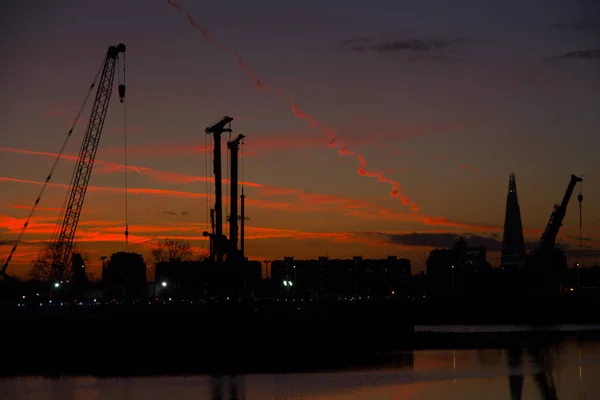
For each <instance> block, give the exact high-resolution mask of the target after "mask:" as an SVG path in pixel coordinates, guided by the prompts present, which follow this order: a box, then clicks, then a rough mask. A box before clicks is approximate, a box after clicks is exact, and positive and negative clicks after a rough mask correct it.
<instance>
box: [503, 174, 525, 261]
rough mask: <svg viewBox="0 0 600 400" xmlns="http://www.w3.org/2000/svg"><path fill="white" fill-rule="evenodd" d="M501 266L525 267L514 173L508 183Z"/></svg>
mask: <svg viewBox="0 0 600 400" xmlns="http://www.w3.org/2000/svg"><path fill="white" fill-rule="evenodd" d="M501 264H502V267H512V268H515V267H524V266H525V238H524V237H523V223H522V222H521V209H520V207H519V198H518V197H517V182H516V181H515V174H514V173H511V174H510V179H509V181H508V195H507V197H506V215H505V217H504V235H503V237H502V261H501Z"/></svg>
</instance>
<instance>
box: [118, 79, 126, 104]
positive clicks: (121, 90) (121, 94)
mask: <svg viewBox="0 0 600 400" xmlns="http://www.w3.org/2000/svg"><path fill="white" fill-rule="evenodd" d="M125 88H126V87H125V85H124V84H122V83H121V84H120V85H119V97H120V100H119V101H120V102H121V103H123V102H125Z"/></svg>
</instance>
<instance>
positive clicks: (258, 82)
mask: <svg viewBox="0 0 600 400" xmlns="http://www.w3.org/2000/svg"><path fill="white" fill-rule="evenodd" d="M167 3H168V4H169V5H170V6H172V7H173V8H175V9H176V10H177V11H179V12H181V13H183V14H184V15H185V16H186V17H187V19H188V21H189V23H190V25H192V26H193V27H194V28H195V29H196V30H197V31H198V32H200V34H201V35H202V37H204V39H206V40H207V41H208V42H209V43H211V44H212V45H213V46H215V47H216V48H218V49H220V50H225V51H227V52H228V53H229V54H230V55H231V56H232V57H233V58H234V60H235V62H236V63H237V65H238V67H240V69H241V70H242V71H243V72H244V73H245V74H246V75H247V76H248V77H249V78H250V79H252V80H253V81H254V84H255V86H256V88H257V89H259V90H261V91H267V87H266V86H265V83H264V81H263V80H262V79H260V78H259V77H258V76H257V75H256V73H255V72H254V70H253V69H252V68H251V67H250V66H249V65H248V64H246V63H245V62H244V59H243V58H242V56H241V55H240V54H239V53H237V52H236V51H233V50H232V49H231V48H229V47H228V46H226V45H224V44H222V43H220V42H219V41H218V40H217V39H216V38H215V37H214V36H212V35H211V34H210V33H209V32H208V30H206V29H205V28H202V27H201V26H199V25H198V24H196V22H195V21H194V19H193V17H192V16H191V14H190V13H189V12H188V11H187V10H185V9H184V8H183V7H182V6H180V5H178V4H176V3H174V2H173V1H171V0H168V1H167ZM269 91H270V92H272V93H273V94H276V95H281V93H280V92H279V91H275V92H274V91H273V90H272V89H270V90H269ZM291 105H292V113H293V115H294V116H295V117H296V118H299V119H303V120H305V121H307V122H308V123H309V124H310V126H311V127H313V128H316V129H321V130H322V131H323V132H324V133H325V134H326V135H327V136H328V138H329V144H328V147H331V148H337V147H336V145H335V143H336V142H339V137H338V135H337V134H336V133H335V131H334V130H333V129H331V128H329V127H327V126H326V125H324V124H323V123H321V122H320V121H319V120H318V119H316V118H315V117H314V116H312V115H310V114H309V113H307V112H305V111H302V110H300V109H299V108H298V106H297V104H296V102H295V101H294V100H293V99H291ZM338 154H340V155H345V156H353V157H355V158H356V160H357V161H358V163H359V166H358V169H357V172H358V174H359V175H360V176H366V177H370V178H376V179H377V180H378V181H379V182H382V183H387V184H389V185H391V186H392V190H391V192H390V195H391V196H392V197H397V198H398V199H400V201H401V202H402V204H404V205H406V206H408V207H410V209H411V210H412V211H414V212H419V206H418V205H417V204H416V203H415V202H413V201H410V200H409V199H408V197H406V195H404V194H402V193H401V186H400V182H398V181H396V180H393V179H391V178H389V177H387V176H385V175H384V174H383V173H381V172H373V171H369V170H367V168H366V166H367V160H366V159H365V157H364V156H362V155H361V154H359V153H357V152H355V151H352V150H349V149H347V148H346V146H345V145H342V147H341V148H340V149H339V150H338Z"/></svg>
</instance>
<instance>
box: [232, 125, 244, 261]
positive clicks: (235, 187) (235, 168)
mask: <svg viewBox="0 0 600 400" xmlns="http://www.w3.org/2000/svg"><path fill="white" fill-rule="evenodd" d="M245 137H246V136H244V135H242V134H239V135H238V137H237V138H235V139H233V140H232V141H230V142H227V148H229V150H230V151H231V178H230V180H229V186H230V191H231V193H230V195H229V204H230V206H229V209H230V215H229V255H230V256H235V254H236V253H237V251H238V207H237V206H238V151H239V147H240V142H241V141H242V140H243V139H244V138H245ZM244 217H245V215H244ZM242 224H243V222H242ZM242 226H243V225H242Z"/></svg>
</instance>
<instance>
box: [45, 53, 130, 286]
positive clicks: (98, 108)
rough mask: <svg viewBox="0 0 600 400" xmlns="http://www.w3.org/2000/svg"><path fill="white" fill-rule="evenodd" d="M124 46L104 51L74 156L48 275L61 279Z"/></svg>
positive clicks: (122, 90)
mask: <svg viewBox="0 0 600 400" xmlns="http://www.w3.org/2000/svg"><path fill="white" fill-rule="evenodd" d="M125 49H126V47H125V45H124V44H122V43H121V44H119V45H116V46H110V47H109V48H108V51H107V52H106V58H105V60H104V67H103V70H102V75H101V77H100V83H99V84H98V90H97V92H96V98H95V100H94V105H93V107H92V113H91V115H90V120H89V123H88V127H87V130H86V133H85V136H84V138H83V143H82V145H81V149H80V151H79V157H78V158H77V165H76V167H75V177H74V179H73V183H72V185H71V190H70V194H69V202H68V203H67V206H66V208H65V213H64V216H63V219H62V226H61V229H60V234H59V236H58V240H57V241H56V244H55V248H54V258H53V260H52V270H51V276H52V277H53V278H54V279H56V280H62V278H63V276H64V273H65V269H66V268H67V265H68V264H69V263H68V261H69V257H70V255H71V250H72V249H73V239H74V238H75V231H76V230H77V224H78V222H79V217H80V216H81V210H82V208H83V200H84V199H85V193H86V191H87V187H88V183H89V181H90V176H91V174H92V169H93V167H94V160H95V158H96V152H97V151H98V144H99V142H100V136H101V135H102V128H103V127H104V120H105V118H106V112H107V110H108V105H109V103H110V97H111V94H112V89H113V81H114V78H115V70H116V64H117V60H118V57H119V53H125ZM118 88H119V97H120V101H121V103H123V101H124V99H125V84H119V87H118ZM128 235H129V232H128V231H127V230H126V231H125V236H128Z"/></svg>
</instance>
